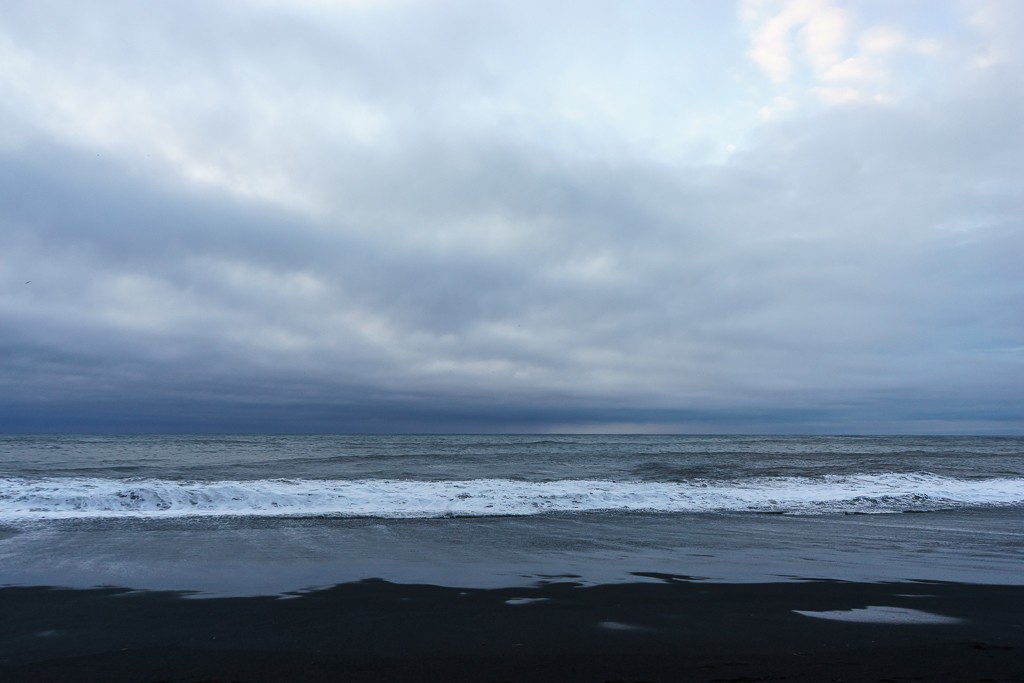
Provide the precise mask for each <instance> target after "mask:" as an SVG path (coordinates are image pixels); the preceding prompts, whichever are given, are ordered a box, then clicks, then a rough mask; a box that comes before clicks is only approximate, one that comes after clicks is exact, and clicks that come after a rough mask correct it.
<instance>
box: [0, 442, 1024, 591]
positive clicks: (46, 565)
mask: <svg viewBox="0 0 1024 683" xmlns="http://www.w3.org/2000/svg"><path fill="white" fill-rule="evenodd" d="M1022 568H1024V439H1022V438H1007V437H996V438H990V437H775V436H773V437H705V436H700V437H697V436H180V435H175V436H152V435H150V436H39V435H29V436H18V435H6V436H0V584H18V585H72V586H86V585H122V586H129V587H140V588H174V589H185V590H197V591H203V592H207V593H236V594H237V593H261V592H272V593H278V592H282V591H289V590H299V589H303V588H308V587H312V586H320V585H327V584H331V583H337V582H341V581H348V580H355V579H360V578H367V577H382V578H389V579H393V580H403V581H423V582H430V583H445V584H449V585H508V584H520V583H524V582H525V583H530V582H535V581H542V580H553V577H565V576H572V577H574V578H575V579H577V580H582V581H621V580H636V579H637V578H638V577H642V576H643V575H645V574H651V573H658V574H672V575H677V576H687V577H693V578H694V579H696V580H726V581H761V580H791V579H794V578H835V579H850V580H921V579H928V580H956V581H976V582H999V583H1021V582H1022V580H1024V571H1022Z"/></svg>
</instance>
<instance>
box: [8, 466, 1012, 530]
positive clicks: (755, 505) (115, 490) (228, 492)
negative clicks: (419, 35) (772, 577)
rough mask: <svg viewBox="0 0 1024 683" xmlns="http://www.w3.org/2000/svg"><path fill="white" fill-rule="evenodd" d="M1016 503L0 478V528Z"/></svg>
mask: <svg viewBox="0 0 1024 683" xmlns="http://www.w3.org/2000/svg"><path fill="white" fill-rule="evenodd" d="M1019 505H1024V479H1022V478H1002V479H977V480H975V479H954V478H949V477H941V476H938V475H934V474H927V473H917V474H896V473H890V474H863V475H849V476H840V475H835V476H823V477H763V478H754V479H741V480H735V481H729V480H693V481H689V482H678V483H671V482H646V481H593V480H559V481H544V482H537V481H518V480H510V479H474V480H467V481H410V480H395V479H364V480H323V479H302V480H293V479H272V480H253V481H173V480H163V479H99V478H85V477H75V478H36V479H28V478H0V521H15V520H32V519H61V518H87V517H187V516H216V515H228V516H290V515H301V516H322V515H327V516H341V517H380V518H431V517H480V516H498V515H533V514H542V513H550V512H595V511H622V512H629V511H651V512H714V511H720V512H729V511H751V512H781V513H791V514H830V513H844V512H866V513H884V512H902V511H907V510H912V511H929V510H938V509H948V508H965V507H990V506H1019Z"/></svg>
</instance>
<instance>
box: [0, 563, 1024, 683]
mask: <svg viewBox="0 0 1024 683" xmlns="http://www.w3.org/2000/svg"><path fill="white" fill-rule="evenodd" d="M645 576H646V577H647V578H649V579H654V581H646V582H637V583H619V584H600V585H580V584H577V583H573V582H572V581H571V580H562V579H559V580H556V581H554V582H550V583H545V584H540V585H536V586H533V587H514V588H501V589H480V588H452V587H442V586H434V585H427V584H398V583H389V582H387V581H383V580H379V579H371V580H365V581H358V582H353V583H344V584H339V585H336V586H333V587H331V588H325V589H319V590H314V591H309V592H302V593H293V594H289V595H287V596H284V597H283V598H282V597H273V596H265V597H245V598H226V597H219V598H202V599H189V597H188V594H187V593H174V592H157V591H135V590H129V589H121V588H92V589H68V588H46V587H5V588H0V613H2V614H4V616H5V618H4V619H3V620H2V622H3V623H2V624H0V680H4V681H11V682H14V681H66V680H75V681H254V682H255V681H266V682H270V681H295V680H303V681H333V680H345V681H548V680H550V681H566V682H575V681H579V682H581V683H582V682H584V681H595V682H602V681H650V682H654V681H728V680H735V681H741V680H759V679H761V680H772V679H782V680H790V681H820V680H825V681H827V680H831V679H843V680H882V679H885V678H892V679H899V678H918V679H922V680H936V681H981V680H988V681H1021V680H1024V586H1019V585H985V584H962V583H943V582H898V583H897V582H893V583H856V582H842V581H826V580H808V581H803V582H789V583H750V584H735V583H733V584H725V583H703V582H697V581H691V580H688V578H687V577H681V576H672V575H668V574H657V573H654V572H650V573H646V574H645ZM851 619H852V620H851ZM865 620H866V621H865Z"/></svg>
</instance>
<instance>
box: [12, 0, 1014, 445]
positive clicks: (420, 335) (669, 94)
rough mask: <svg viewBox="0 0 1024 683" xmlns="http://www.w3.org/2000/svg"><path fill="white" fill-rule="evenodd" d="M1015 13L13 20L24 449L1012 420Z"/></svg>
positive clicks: (48, 13) (976, 5)
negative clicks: (190, 435)
mask: <svg viewBox="0 0 1024 683" xmlns="http://www.w3.org/2000/svg"><path fill="white" fill-rule="evenodd" d="M1022 121H1024V2H1019V1H1018V0H976V1H960V0H857V1H855V0H742V1H738V2H727V1H724V0H723V1H718V0H666V1H658V0H634V1H630V2H621V1H611V0H586V1H583V0H557V1H554V2H553V1H552V0H515V2H509V1H507V0H503V1H495V0H431V1H427V0H423V1H419V0H338V1H336V2H331V1H328V0H251V1H248V2H246V1H242V0H237V1H227V0H220V1H218V0H180V1H176V2H137V1H135V0H119V1H113V0H95V1H92V2H88V3H82V2H71V1H68V0H60V1H53V0H36V1H33V2H25V3H6V4H5V5H4V7H3V9H2V10H0V431H6V432H17V431H57V432H62V431H85V432H104V431H105V432H111V431H114V432H121V431H124V432H139V431H159V432H190V431H191V432H537V433H542V432H551V433H555V432H624V433H625V432H652V433H662V432H665V433H809V434H810V433H813V434H817V433H840V434H860V433H893V434H900V433H910V434H946V433H967V434H1024V267H1022V266H1021V263H1022V261H1024V258H1022V257H1024V125H1022V123H1021V122H1022Z"/></svg>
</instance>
